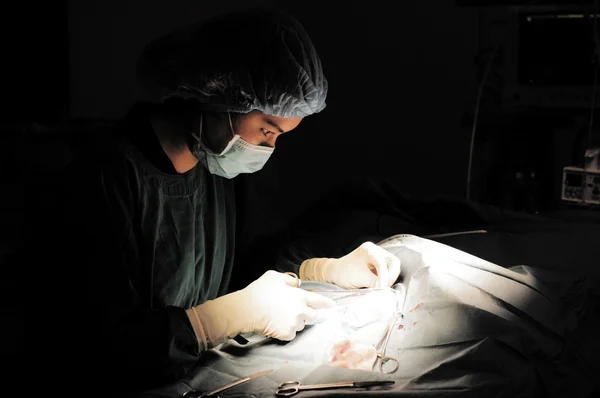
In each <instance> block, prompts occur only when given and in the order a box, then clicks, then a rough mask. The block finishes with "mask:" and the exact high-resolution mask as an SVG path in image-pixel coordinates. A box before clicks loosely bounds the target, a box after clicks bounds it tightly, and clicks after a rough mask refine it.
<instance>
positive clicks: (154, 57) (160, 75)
mask: <svg viewBox="0 0 600 398" xmlns="http://www.w3.org/2000/svg"><path fill="white" fill-rule="evenodd" d="M137 74H138V79H139V82H140V84H141V86H142V88H143V89H144V90H146V92H147V93H150V95H151V96H152V98H153V99H155V100H158V101H161V102H162V101H165V100H166V99H168V98H172V97H175V98H183V99H190V98H194V99H196V100H198V101H199V102H200V103H201V104H202V108H203V109H205V110H208V111H215V112H226V111H229V112H239V113H248V112H250V111H253V110H259V111H261V112H264V113H265V114H268V115H272V116H277V117H284V118H291V117H305V116H308V115H311V114H313V113H317V112H320V111H321V110H323V109H324V108H325V105H326V104H325V98H326V96H327V79H326V78H325V76H324V74H323V68H322V66H321V61H320V59H319V56H318V54H317V52H316V50H315V47H314V45H313V43H312V42H311V40H310V38H309V37H308V34H307V33H306V32H305V30H304V28H303V27H302V26H301V25H300V23H299V22H298V21H296V20H295V19H294V18H293V17H291V16H290V15H287V14H284V13H281V12H275V11H270V10H261V9H253V10H243V11H235V12H231V13H228V14H224V15H222V16H218V17H216V18H213V19H211V20H209V21H207V22H203V23H196V24H192V25H190V26H187V27H185V28H183V29H180V30H178V31H175V32H173V33H171V34H168V35H166V36H163V37H160V38H158V39H156V40H154V41H152V42H151V43H150V44H149V45H148V46H146V48H145V49H144V50H143V51H142V54H141V55H140V58H139V60H138V65H137Z"/></svg>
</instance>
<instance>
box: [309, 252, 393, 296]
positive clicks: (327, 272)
mask: <svg viewBox="0 0 600 398" xmlns="http://www.w3.org/2000/svg"><path fill="white" fill-rule="evenodd" d="M399 275H400V259H398V257H396V256H394V255H393V254H392V253H390V252H388V251H387V250H385V249H383V248H381V247H380V246H377V245H376V244H374V243H372V242H365V243H363V244H362V245H360V246H359V247H358V248H357V249H355V250H354V251H353V252H351V253H350V254H347V255H345V256H344V257H341V258H312V259H309V260H306V261H304V262H303V263H302V265H301V266H300V279H302V280H306V281H315V282H327V283H333V284H335V285H338V286H340V287H343V288H345V289H360V288H363V287H367V288H373V287H389V286H392V285H393V284H394V283H395V282H396V279H398V276H399Z"/></svg>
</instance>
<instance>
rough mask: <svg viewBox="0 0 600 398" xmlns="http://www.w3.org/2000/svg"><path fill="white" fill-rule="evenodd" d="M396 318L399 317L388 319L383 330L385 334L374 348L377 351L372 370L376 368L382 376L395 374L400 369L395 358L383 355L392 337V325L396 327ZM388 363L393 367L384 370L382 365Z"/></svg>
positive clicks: (395, 315)
mask: <svg viewBox="0 0 600 398" xmlns="http://www.w3.org/2000/svg"><path fill="white" fill-rule="evenodd" d="M398 316H399V315H398V314H394V315H393V316H392V317H390V323H389V325H388V326H387V328H386V329H385V333H384V334H383V336H382V337H381V340H379V343H377V345H376V346H375V349H376V350H377V359H376V360H375V363H374V364H373V368H375V367H376V366H378V367H379V371H380V372H381V373H383V374H391V373H395V372H396V371H397V370H398V368H399V367H400V362H398V360H397V359H396V358H394V357H388V356H386V355H385V351H386V349H387V344H388V341H389V340H390V336H391V335H392V332H393V331H394V325H396V319H398ZM388 362H392V363H393V366H392V368H391V369H389V370H384V365H385V364H386V363H388ZM378 364H379V365H378Z"/></svg>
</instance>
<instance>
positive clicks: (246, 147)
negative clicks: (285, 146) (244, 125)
mask: <svg viewBox="0 0 600 398" xmlns="http://www.w3.org/2000/svg"><path fill="white" fill-rule="evenodd" d="M227 116H228V117H229V127H230V128H231V134H233V138H232V140H231V141H229V143H228V144H227V146H226V147H225V149H223V151H221V153H218V154H217V153H214V152H213V151H211V150H210V149H208V148H207V147H206V146H205V145H204V144H203V143H202V140H201V139H200V137H202V115H200V131H199V134H198V137H196V136H194V138H195V139H196V140H197V141H198V144H197V146H196V148H194V150H192V152H193V153H194V155H195V156H196V157H197V158H198V160H199V161H200V162H202V164H204V166H206V168H207V169H208V171H209V172H210V173H211V174H215V175H218V176H221V177H225V178H233V177H235V176H237V175H238V174H242V173H254V172H256V171H259V170H260V169H262V168H263V166H264V165H265V164H266V163H267V161H268V160H269V158H270V157H271V155H272V154H273V151H274V148H269V147H264V146H258V145H253V144H250V143H249V142H246V141H244V140H243V139H242V137H240V136H239V135H237V134H235V132H234V131H233V125H232V123H231V115H230V114H229V112H228V113H227Z"/></svg>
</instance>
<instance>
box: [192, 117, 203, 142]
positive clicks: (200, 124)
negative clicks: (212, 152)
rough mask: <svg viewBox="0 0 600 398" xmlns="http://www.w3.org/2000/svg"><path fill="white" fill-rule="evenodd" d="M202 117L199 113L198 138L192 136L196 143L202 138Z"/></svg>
mask: <svg viewBox="0 0 600 398" xmlns="http://www.w3.org/2000/svg"><path fill="white" fill-rule="evenodd" d="M203 116H204V112H200V123H199V126H198V136H195V135H194V134H192V137H194V138H195V139H196V141H198V142H200V139H201V138H202V126H203V125H204V123H202V117H203Z"/></svg>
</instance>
